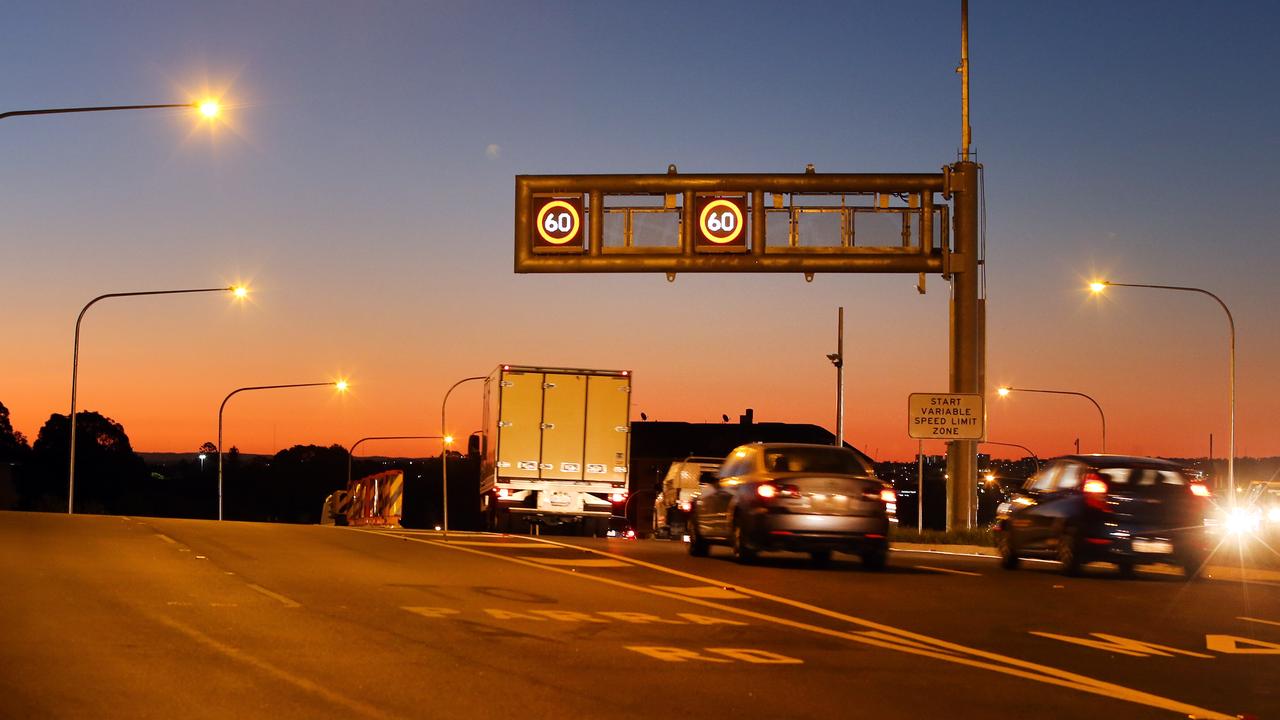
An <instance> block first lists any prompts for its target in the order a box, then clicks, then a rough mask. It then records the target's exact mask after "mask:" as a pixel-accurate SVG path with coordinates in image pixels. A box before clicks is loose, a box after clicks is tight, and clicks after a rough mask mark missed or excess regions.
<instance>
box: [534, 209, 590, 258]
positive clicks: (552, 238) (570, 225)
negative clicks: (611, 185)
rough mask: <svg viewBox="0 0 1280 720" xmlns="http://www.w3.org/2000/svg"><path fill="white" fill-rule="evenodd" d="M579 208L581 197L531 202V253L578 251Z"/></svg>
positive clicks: (580, 242) (580, 223)
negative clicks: (532, 213) (532, 251)
mask: <svg viewBox="0 0 1280 720" xmlns="http://www.w3.org/2000/svg"><path fill="white" fill-rule="evenodd" d="M582 206H583V203H582V196H581V195H577V196H570V197H546V198H538V199H537V200H535V202H534V204H533V212H534V216H533V250H534V252H553V253H554V252H570V253H572V252H577V253H580V252H582V245H583V243H582V238H583V233H582V226H583V222H582V214H583V213H582Z"/></svg>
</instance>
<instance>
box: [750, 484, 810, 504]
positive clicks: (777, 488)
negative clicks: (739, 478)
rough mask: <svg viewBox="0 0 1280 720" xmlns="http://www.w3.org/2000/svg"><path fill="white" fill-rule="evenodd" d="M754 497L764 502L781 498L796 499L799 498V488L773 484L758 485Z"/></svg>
mask: <svg viewBox="0 0 1280 720" xmlns="http://www.w3.org/2000/svg"><path fill="white" fill-rule="evenodd" d="M756 495H758V496H760V497H762V498H764V499H765V500H772V499H774V498H776V497H781V498H798V497H800V488H798V487H796V486H795V485H774V484H773V483H760V484H759V485H757V486H756Z"/></svg>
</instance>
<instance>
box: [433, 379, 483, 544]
mask: <svg viewBox="0 0 1280 720" xmlns="http://www.w3.org/2000/svg"><path fill="white" fill-rule="evenodd" d="M487 379H488V376H486V375H472V376H471V377H465V378H462V379H461V380H459V381H458V382H456V383H454V384H453V385H451V386H450V387H449V390H448V391H447V392H445V394H444V399H443V400H441V401H440V436H441V437H442V438H443V439H444V446H443V448H442V449H441V450H440V485H441V491H440V492H441V497H442V498H443V500H444V506H443V508H444V513H443V514H444V524H443V525H441V527H442V528H444V539H445V540H446V541H448V540H449V445H451V444H452V443H453V436H452V435H450V434H449V430H448V429H447V427H448V423H447V422H446V421H445V408H446V407H447V406H448V404H449V395H451V394H452V393H453V391H454V390H456V389H457V387H458V386H459V385H461V384H463V383H466V382H471V381H472V380H487Z"/></svg>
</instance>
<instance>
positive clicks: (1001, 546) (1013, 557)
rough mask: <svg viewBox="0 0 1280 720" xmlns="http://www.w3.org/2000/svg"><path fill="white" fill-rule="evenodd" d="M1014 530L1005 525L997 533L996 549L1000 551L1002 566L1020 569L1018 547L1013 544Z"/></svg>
mask: <svg viewBox="0 0 1280 720" xmlns="http://www.w3.org/2000/svg"><path fill="white" fill-rule="evenodd" d="M1012 532H1013V531H1012V530H1010V529H1009V528H1008V527H1005V528H1001V529H1000V531H999V532H997V533H996V551H997V552H999V553H1000V567H1002V568H1004V569H1005V570H1017V569H1018V549H1017V548H1015V547H1014V546H1013V535H1012V534H1011V533H1012Z"/></svg>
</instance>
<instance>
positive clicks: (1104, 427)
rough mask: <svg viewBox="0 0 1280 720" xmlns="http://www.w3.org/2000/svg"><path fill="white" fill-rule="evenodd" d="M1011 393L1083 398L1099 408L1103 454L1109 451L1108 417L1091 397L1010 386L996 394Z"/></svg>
mask: <svg viewBox="0 0 1280 720" xmlns="http://www.w3.org/2000/svg"><path fill="white" fill-rule="evenodd" d="M1011 392H1029V393H1044V394H1047V395H1075V396H1076V397H1082V398H1084V399H1085V400H1088V401H1089V402H1091V403H1093V406H1094V407H1096V408H1098V417H1100V418H1102V452H1104V453H1105V452H1106V451H1107V416H1106V415H1105V414H1104V413H1103V412H1102V406H1101V405H1099V404H1098V401H1097V400H1094V399H1093V398H1092V397H1091V396H1089V395H1086V394H1084V393H1082V392H1075V391H1073V390H1038V389H1033V388H1016V387H1008V386H1005V387H1000V388H996V394H997V395H999V396H1000V397H1007V396H1008V395H1009V393H1011Z"/></svg>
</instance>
